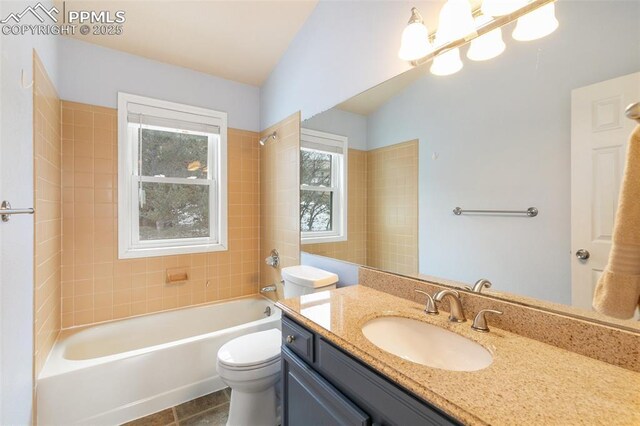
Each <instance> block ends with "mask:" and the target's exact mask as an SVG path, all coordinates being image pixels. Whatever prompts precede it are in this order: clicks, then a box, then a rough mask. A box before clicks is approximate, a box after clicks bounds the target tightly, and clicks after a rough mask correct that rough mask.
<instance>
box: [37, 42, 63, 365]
mask: <svg viewBox="0 0 640 426" xmlns="http://www.w3.org/2000/svg"><path fill="white" fill-rule="evenodd" d="M33 70H34V73H33V110H34V111H33V117H34V122H33V124H34V126H33V127H34V129H33V130H34V131H33V145H34V149H33V152H34V167H33V171H34V183H35V196H34V198H35V200H34V206H35V210H36V213H35V217H34V223H35V232H34V246H35V259H34V264H35V274H34V275H35V282H34V294H35V300H34V309H35V315H34V335H35V342H34V373H35V374H36V375H37V374H38V373H39V372H40V370H41V369H42V366H43V365H44V362H45V360H46V359H47V355H48V354H49V351H50V350H51V348H52V347H53V344H54V342H55V340H56V337H57V336H58V332H59V331H60V274H61V271H60V269H61V268H60V265H61V251H62V245H61V241H62V211H61V209H60V206H61V204H60V202H61V183H60V181H61V174H60V168H61V158H62V157H61V154H60V151H61V145H60V99H58V95H57V93H56V89H55V88H54V86H53V84H52V83H51V80H49V77H48V76H47V72H46V71H45V69H44V66H43V65H42V62H40V59H39V58H38V56H37V55H35V54H34V58H33Z"/></svg>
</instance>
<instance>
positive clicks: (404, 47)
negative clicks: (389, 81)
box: [398, 7, 433, 61]
mask: <svg viewBox="0 0 640 426" xmlns="http://www.w3.org/2000/svg"><path fill="white" fill-rule="evenodd" d="M432 50H433V47H432V46H431V43H429V30H428V29H427V27H426V26H425V25H424V19H422V15H420V12H418V9H416V8H415V7H412V8H411V18H409V22H408V23H407V26H406V27H405V29H404V31H402V40H401V42H400V50H399V51H398V56H399V57H400V59H402V60H404V61H415V60H418V59H420V58H422V57H425V56H427V55H428V54H429V53H431V52H432Z"/></svg>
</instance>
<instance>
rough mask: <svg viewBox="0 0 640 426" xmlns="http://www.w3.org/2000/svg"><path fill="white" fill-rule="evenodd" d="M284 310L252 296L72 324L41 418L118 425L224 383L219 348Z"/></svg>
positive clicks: (46, 377)
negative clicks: (86, 324)
mask: <svg viewBox="0 0 640 426" xmlns="http://www.w3.org/2000/svg"><path fill="white" fill-rule="evenodd" d="M267 308H270V312H271V315H267V314H266V313H265V311H267ZM280 315H281V313H280V310H279V309H278V308H276V307H275V306H274V304H273V302H272V301H271V300H269V299H266V298H264V297H262V296H252V297H246V298H241V299H235V300H231V301H225V302H221V303H216V304H211V305H204V306H197V307H192V308H185V309H181V310H175V311H170V312H162V313H157V314H150V315H145V316H140V317H135V318H129V319H124V320H120V321H114V322H109V323H104V324H98V325H94V326H89V327H83V328H78V329H72V330H64V331H63V332H62V333H61V334H60V336H59V338H58V340H57V341H56V343H55V345H54V347H53V349H52V351H51V354H50V355H49V358H48V359H47V361H46V363H45V366H44V368H43V369H42V372H41V373H40V376H39V377H38V381H37V404H38V405H37V413H38V424H40V425H71V424H82V425H114V424H119V423H123V422H126V421H129V420H133V419H136V418H138V417H142V416H145V415H147V414H151V413H154V412H156V411H160V410H162V409H164V408H168V407H172V406H174V405H176V404H179V403H182V402H185V401H189V400H191V399H193V398H197V397H199V396H202V395H205V394H207V393H210V392H213V391H216V390H219V389H222V388H224V387H225V384H224V383H223V382H222V380H221V379H220V377H219V375H218V373H217V372H216V356H217V353H218V349H220V347H221V346H222V345H223V344H224V343H226V342H228V341H229V340H231V339H233V338H234V337H237V336H240V335H243V334H246V333H252V332H255V331H262V330H267V329H269V328H280Z"/></svg>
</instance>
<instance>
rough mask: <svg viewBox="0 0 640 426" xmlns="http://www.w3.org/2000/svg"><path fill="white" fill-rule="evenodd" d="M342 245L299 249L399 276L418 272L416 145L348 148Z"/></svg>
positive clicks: (338, 243) (328, 244)
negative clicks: (370, 148)
mask: <svg viewBox="0 0 640 426" xmlns="http://www.w3.org/2000/svg"><path fill="white" fill-rule="evenodd" d="M348 162H349V167H348V173H349V176H348V213H347V214H348V225H347V241H343V242H334V243H320V244H304V245H303V246H302V250H303V251H305V252H307V253H312V254H318V255H322V256H327V257H331V258H334V259H340V260H345V261H347V262H353V263H357V264H360V265H367V266H371V267H375V268H380V269H384V270H386V271H391V272H397V273H402V274H417V273H418V141H417V140H414V141H409V142H403V143H398V144H394V145H390V146H387V147H384V148H379V149H374V150H370V151H361V150H356V149H349V159H348Z"/></svg>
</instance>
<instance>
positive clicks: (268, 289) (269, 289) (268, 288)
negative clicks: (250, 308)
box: [260, 285, 278, 293]
mask: <svg viewBox="0 0 640 426" xmlns="http://www.w3.org/2000/svg"><path fill="white" fill-rule="evenodd" d="M275 291H278V289H277V287H276V286H275V285H268V286H266V287H262V288H261V289H260V293H271V292H275Z"/></svg>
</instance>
